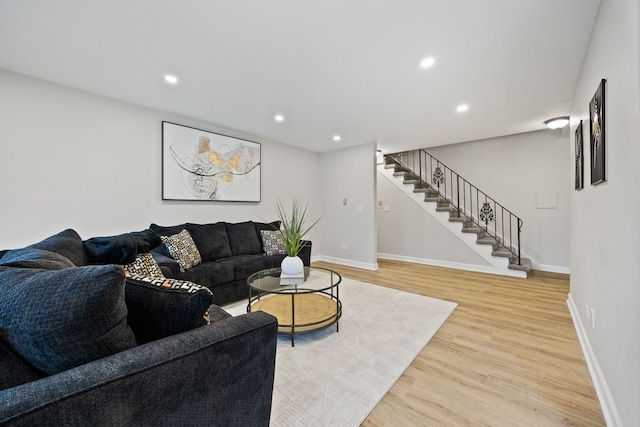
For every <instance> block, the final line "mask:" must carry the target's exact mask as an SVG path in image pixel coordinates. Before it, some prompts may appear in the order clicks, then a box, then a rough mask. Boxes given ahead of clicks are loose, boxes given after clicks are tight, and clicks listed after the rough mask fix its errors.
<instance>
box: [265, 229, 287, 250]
mask: <svg viewBox="0 0 640 427" xmlns="http://www.w3.org/2000/svg"><path fill="white" fill-rule="evenodd" d="M260 237H261V238H262V247H263V248H264V254H265V255H283V254H286V253H287V252H286V250H285V247H284V242H283V241H282V233H281V232H280V230H260Z"/></svg>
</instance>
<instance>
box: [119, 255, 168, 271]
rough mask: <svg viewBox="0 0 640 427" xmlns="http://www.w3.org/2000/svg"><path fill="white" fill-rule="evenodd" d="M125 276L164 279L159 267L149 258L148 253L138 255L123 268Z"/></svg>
mask: <svg viewBox="0 0 640 427" xmlns="http://www.w3.org/2000/svg"><path fill="white" fill-rule="evenodd" d="M124 272H125V275H127V276H131V275H133V274H137V275H140V276H151V277H164V274H162V270H160V266H159V265H158V263H157V262H156V260H155V259H153V257H152V256H151V253H150V252H147V253H144V254H138V256H136V259H135V261H133V262H132V263H130V264H126V265H125V266H124Z"/></svg>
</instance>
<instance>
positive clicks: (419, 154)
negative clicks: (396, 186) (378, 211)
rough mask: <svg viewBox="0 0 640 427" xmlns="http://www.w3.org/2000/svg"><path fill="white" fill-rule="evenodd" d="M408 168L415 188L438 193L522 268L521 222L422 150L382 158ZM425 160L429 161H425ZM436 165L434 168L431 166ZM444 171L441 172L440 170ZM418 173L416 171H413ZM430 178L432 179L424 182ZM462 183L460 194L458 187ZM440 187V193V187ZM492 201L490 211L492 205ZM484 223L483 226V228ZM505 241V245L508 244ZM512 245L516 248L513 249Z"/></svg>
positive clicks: (459, 214) (491, 198)
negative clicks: (467, 193) (452, 184)
mask: <svg viewBox="0 0 640 427" xmlns="http://www.w3.org/2000/svg"><path fill="white" fill-rule="evenodd" d="M389 160H390V161H392V162H393V163H395V164H397V165H399V166H401V167H403V168H406V169H408V172H410V173H411V174H413V175H414V176H415V178H417V179H418V180H419V182H418V183H417V186H419V187H416V188H420V187H422V188H425V189H431V190H432V191H434V190H435V191H437V192H438V195H439V197H441V198H443V199H444V200H445V201H446V202H448V203H449V204H451V205H453V207H454V208H455V209H456V210H457V213H458V216H460V217H461V215H464V217H466V218H467V219H468V220H469V221H471V222H472V223H473V224H474V225H476V226H477V227H480V228H481V229H482V230H483V231H484V232H485V233H487V234H488V235H489V236H491V237H492V238H494V239H495V240H496V241H497V242H498V243H499V244H500V246H501V247H503V248H505V249H506V250H508V251H509V252H510V253H511V254H512V255H514V257H515V258H517V260H518V265H521V250H520V234H521V231H522V226H523V224H524V222H523V221H522V219H520V218H519V217H518V216H517V215H515V214H514V213H513V212H511V211H510V210H509V209H507V208H505V207H504V206H503V205H502V204H500V203H498V202H497V201H496V200H495V199H494V198H493V197H491V196H489V195H487V193H485V192H484V191H482V190H480V189H479V188H478V187H476V186H475V185H473V184H472V183H471V182H469V181H468V180H467V179H465V178H463V177H462V176H460V174H458V173H457V172H455V171H454V170H453V169H451V168H450V167H448V166H447V165H445V164H444V163H442V162H441V161H440V160H438V159H437V158H435V157H434V156H432V155H431V154H429V153H428V152H427V151H425V150H424V149H418V150H411V151H402V152H399V153H392V154H386V155H385V163H386V164H389V163H387V162H388V161H389ZM427 160H428V162H427ZM434 161H435V163H436V167H435V169H434V167H433V163H434ZM442 168H444V171H443V170H442ZM416 170H417V172H416ZM447 173H448V175H449V177H450V179H451V182H453V177H454V176H455V183H456V187H455V191H454V188H453V186H449V188H447ZM427 177H429V178H431V180H429V181H427V180H426V178H427ZM461 183H462V192H461V191H460V184H461ZM434 185H435V187H434ZM441 186H442V187H443V190H441V189H440V187H441ZM467 188H468V189H469V196H470V197H469V206H467V196H466V189H467ZM473 191H475V196H476V212H475V213H476V215H475V217H474V209H473V197H472V196H473V194H472V192H473ZM461 194H462V203H461V202H460V195H461ZM481 195H482V198H483V199H484V202H483V204H482V210H481V209H480V199H481ZM454 199H455V200H454ZM489 201H491V202H493V208H492V207H491V203H490V202H489ZM498 207H499V209H500V219H501V221H500V222H501V224H500V231H501V234H499V233H498V231H499V230H498V228H499V227H498V220H497V216H498ZM505 212H506V214H507V215H508V216H507V218H508V223H509V224H508V238H507V234H506V233H505ZM461 218H462V217H461ZM489 222H493V223H494V224H495V225H494V227H493V229H492V228H490V227H489ZM513 222H515V234H516V241H515V242H514V240H513V231H514V230H513ZM482 223H484V226H483V225H482ZM507 242H508V243H507ZM514 244H515V246H514Z"/></svg>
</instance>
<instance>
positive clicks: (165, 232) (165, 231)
mask: <svg viewBox="0 0 640 427" xmlns="http://www.w3.org/2000/svg"><path fill="white" fill-rule="evenodd" d="M149 229H150V230H152V231H154V232H155V233H157V234H159V235H160V236H173V235H174V234H178V233H179V232H181V231H182V230H186V229H187V226H186V224H181V225H169V226H164V225H158V224H151V225H150V226H149Z"/></svg>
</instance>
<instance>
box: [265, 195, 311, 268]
mask: <svg viewBox="0 0 640 427" xmlns="http://www.w3.org/2000/svg"><path fill="white" fill-rule="evenodd" d="M276 211H277V214H278V217H279V219H280V223H281V232H282V242H283V244H284V249H285V252H286V253H287V256H290V257H296V256H298V254H299V253H300V250H301V249H302V248H303V247H304V244H303V243H302V239H303V238H304V236H306V234H307V233H308V232H309V231H310V230H311V229H312V228H313V227H314V226H315V225H316V224H317V223H318V222H319V221H320V220H321V219H322V216H320V218H318V219H315V220H313V219H309V218H308V215H309V204H308V203H304V204H303V202H302V201H301V200H299V199H293V203H292V206H291V213H287V211H286V210H285V208H284V205H283V204H282V202H281V201H280V199H278V201H277V202H276ZM309 224H310V225H309Z"/></svg>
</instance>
